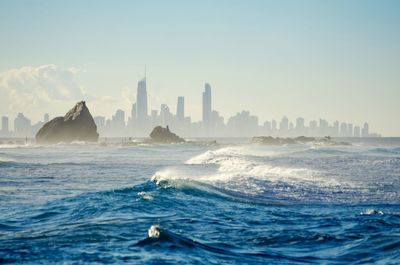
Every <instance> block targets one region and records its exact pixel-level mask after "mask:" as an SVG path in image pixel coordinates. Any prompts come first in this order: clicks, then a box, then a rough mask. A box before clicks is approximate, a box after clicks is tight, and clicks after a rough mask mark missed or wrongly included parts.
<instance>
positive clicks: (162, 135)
mask: <svg viewBox="0 0 400 265" xmlns="http://www.w3.org/2000/svg"><path fill="white" fill-rule="evenodd" d="M150 138H151V141H152V142H155V143H184V142H185V139H183V138H181V137H179V136H178V135H176V134H175V133H173V132H171V131H170V130H169V128H168V126H167V127H166V128H163V127H161V126H157V127H155V128H154V129H153V131H152V132H151V133H150Z"/></svg>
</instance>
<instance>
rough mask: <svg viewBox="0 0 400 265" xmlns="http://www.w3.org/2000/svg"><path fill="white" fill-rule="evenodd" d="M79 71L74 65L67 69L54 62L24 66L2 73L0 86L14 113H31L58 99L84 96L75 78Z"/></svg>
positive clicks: (73, 99)
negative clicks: (36, 65) (37, 65)
mask: <svg viewBox="0 0 400 265" xmlns="http://www.w3.org/2000/svg"><path fill="white" fill-rule="evenodd" d="M76 74H77V70H76V69H75V68H71V69H66V68H62V67H59V66H57V65H53V64H50V65H42V66H39V67H33V66H24V67H21V68H18V69H12V70H9V71H6V72H3V73H1V74H0V90H1V91H2V92H3V96H6V97H7V103H8V104H7V106H8V111H9V112H11V113H15V112H20V111H26V112H28V113H29V112H31V111H32V110H35V109H40V108H43V107H49V108H50V109H51V108H52V105H54V104H57V103H58V102H59V101H70V102H71V101H73V102H74V101H77V100H80V99H82V98H83V97H84V93H83V92H82V91H83V90H82V88H81V86H79V85H78V84H77V82H76V81H75V75H76ZM4 94H5V95H4ZM3 100H4V99H2V101H3ZM3 109H4V108H3Z"/></svg>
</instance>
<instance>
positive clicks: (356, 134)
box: [354, 126, 361, 137]
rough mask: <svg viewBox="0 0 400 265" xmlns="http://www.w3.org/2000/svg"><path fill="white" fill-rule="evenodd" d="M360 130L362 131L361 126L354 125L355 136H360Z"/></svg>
mask: <svg viewBox="0 0 400 265" xmlns="http://www.w3.org/2000/svg"><path fill="white" fill-rule="evenodd" d="M360 132H361V130H360V126H355V127H354V137H360V135H361V134H360Z"/></svg>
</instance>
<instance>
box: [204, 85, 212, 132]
mask: <svg viewBox="0 0 400 265" xmlns="http://www.w3.org/2000/svg"><path fill="white" fill-rule="evenodd" d="M211 108H212V107H211V86H210V84H209V83H205V84H204V92H203V125H204V126H205V127H209V126H210V123H211Z"/></svg>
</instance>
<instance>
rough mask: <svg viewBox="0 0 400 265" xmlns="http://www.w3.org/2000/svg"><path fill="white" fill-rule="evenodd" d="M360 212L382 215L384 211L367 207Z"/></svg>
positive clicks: (362, 213)
mask: <svg viewBox="0 0 400 265" xmlns="http://www.w3.org/2000/svg"><path fill="white" fill-rule="evenodd" d="M360 214H361V215H374V214H379V215H382V214H383V212H382V211H377V210H374V209H367V210H365V211H364V212H361V213H360Z"/></svg>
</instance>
